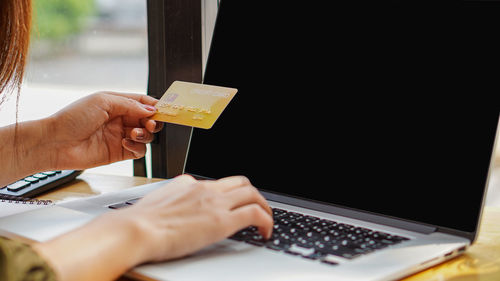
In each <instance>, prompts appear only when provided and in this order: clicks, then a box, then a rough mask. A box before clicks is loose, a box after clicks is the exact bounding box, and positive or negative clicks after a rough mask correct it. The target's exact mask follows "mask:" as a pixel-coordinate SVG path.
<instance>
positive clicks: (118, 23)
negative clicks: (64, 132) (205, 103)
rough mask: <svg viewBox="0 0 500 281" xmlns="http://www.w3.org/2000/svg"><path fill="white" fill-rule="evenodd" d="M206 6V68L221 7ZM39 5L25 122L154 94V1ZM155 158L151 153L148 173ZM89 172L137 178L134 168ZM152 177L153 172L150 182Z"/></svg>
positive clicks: (493, 194)
mask: <svg viewBox="0 0 500 281" xmlns="http://www.w3.org/2000/svg"><path fill="white" fill-rule="evenodd" d="M201 1H202V11H203V13H202V23H203V26H202V29H203V30H202V36H203V38H202V42H203V59H204V61H205V60H206V57H207V54H208V46H209V45H210V40H211V35H212V31H213V23H214V21H215V17H216V14H217V7H218V1H217V0H201ZM33 3H34V10H35V11H34V17H35V18H34V25H33V32H32V41H31V42H32V43H31V49H30V59H29V62H28V66H27V73H26V79H25V80H26V81H25V83H24V86H23V88H22V91H21V95H20V100H19V111H18V120H19V121H23V120H32V119H38V118H42V117H45V116H48V115H50V114H52V113H54V112H56V111H57V110H59V109H61V108H62V107H64V106H66V105H67V104H69V103H71V102H73V101H75V100H77V99H79V98H81V97H83V96H86V95H89V94H92V93H94V92H97V91H118V92H132V93H141V94H145V93H146V89H147V78H148V45H147V18H146V17H147V12H146V0H34V1H33ZM15 103H16V98H15V96H12V97H11V98H10V99H9V100H8V102H6V103H5V104H3V105H2V107H1V108H0V126H4V125H8V124H11V123H14V122H15V120H16V111H15ZM148 151H149V150H148ZM457 153H460V152H459V151H457ZM150 158H151V157H150V154H149V152H148V154H147V155H146V160H147V161H146V162H147V165H148V166H150ZM494 159H495V160H494V161H493V162H494V169H492V173H491V177H490V182H489V193H488V197H487V204H488V205H496V206H500V173H499V167H500V165H499V164H500V145H497V151H495V156H494ZM367 165H368V163H367ZM365 168H367V169H369V167H365ZM89 171H90V172H94V173H104V174H115V175H125V176H131V175H132V174H133V168H132V161H122V162H119V163H114V164H111V165H107V166H103V167H98V168H94V169H89ZM150 171H151V169H150V168H149V167H148V173H149V176H150ZM464 192H466V191H464Z"/></svg>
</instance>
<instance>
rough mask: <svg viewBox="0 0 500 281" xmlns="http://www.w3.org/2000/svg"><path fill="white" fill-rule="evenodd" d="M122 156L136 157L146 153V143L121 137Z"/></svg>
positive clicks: (125, 157) (126, 157)
mask: <svg viewBox="0 0 500 281" xmlns="http://www.w3.org/2000/svg"><path fill="white" fill-rule="evenodd" d="M122 146H123V148H125V149H124V151H123V158H124V159H138V158H142V157H144V155H146V145H145V144H143V143H139V142H135V141H133V140H130V139H122Z"/></svg>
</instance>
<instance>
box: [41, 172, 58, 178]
mask: <svg viewBox="0 0 500 281" xmlns="http://www.w3.org/2000/svg"><path fill="white" fill-rule="evenodd" d="M42 174H44V175H47V176H49V177H52V176H55V175H56V174H57V173H56V172H54V171H47V172H42Z"/></svg>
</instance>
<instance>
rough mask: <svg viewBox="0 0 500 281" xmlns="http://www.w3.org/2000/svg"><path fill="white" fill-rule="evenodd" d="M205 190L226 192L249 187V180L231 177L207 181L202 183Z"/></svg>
mask: <svg viewBox="0 0 500 281" xmlns="http://www.w3.org/2000/svg"><path fill="white" fill-rule="evenodd" d="M204 184H205V186H206V187H207V188H210V189H214V190H217V191H220V192H227V191H230V190H232V189H235V188H238V187H242V186H245V185H250V184H251V183H250V180H248V178H246V177H244V176H231V177H226V178H222V179H218V180H215V181H214V180H207V181H204Z"/></svg>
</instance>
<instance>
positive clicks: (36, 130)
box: [0, 119, 53, 186]
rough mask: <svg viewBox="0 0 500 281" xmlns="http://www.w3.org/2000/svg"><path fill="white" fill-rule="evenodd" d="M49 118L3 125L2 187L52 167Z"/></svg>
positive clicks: (0, 130) (0, 147)
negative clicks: (48, 128)
mask: <svg viewBox="0 0 500 281" xmlns="http://www.w3.org/2000/svg"><path fill="white" fill-rule="evenodd" d="M46 123H47V120H46V119H41V120H36V121H27V122H21V123H18V126H17V132H16V125H15V124H13V125H10V126H7V127H2V128H0V144H1V145H0V167H2V171H1V172H0V186H5V185H6V184H9V183H12V182H14V181H16V180H18V179H21V178H23V177H26V176H28V175H31V174H33V173H36V172H39V171H44V170H51V169H52V168H53V167H52V162H53V161H52V160H51V154H52V153H51V151H50V150H51V149H49V146H48V144H49V141H50V136H49V135H48V131H47V126H46Z"/></svg>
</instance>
